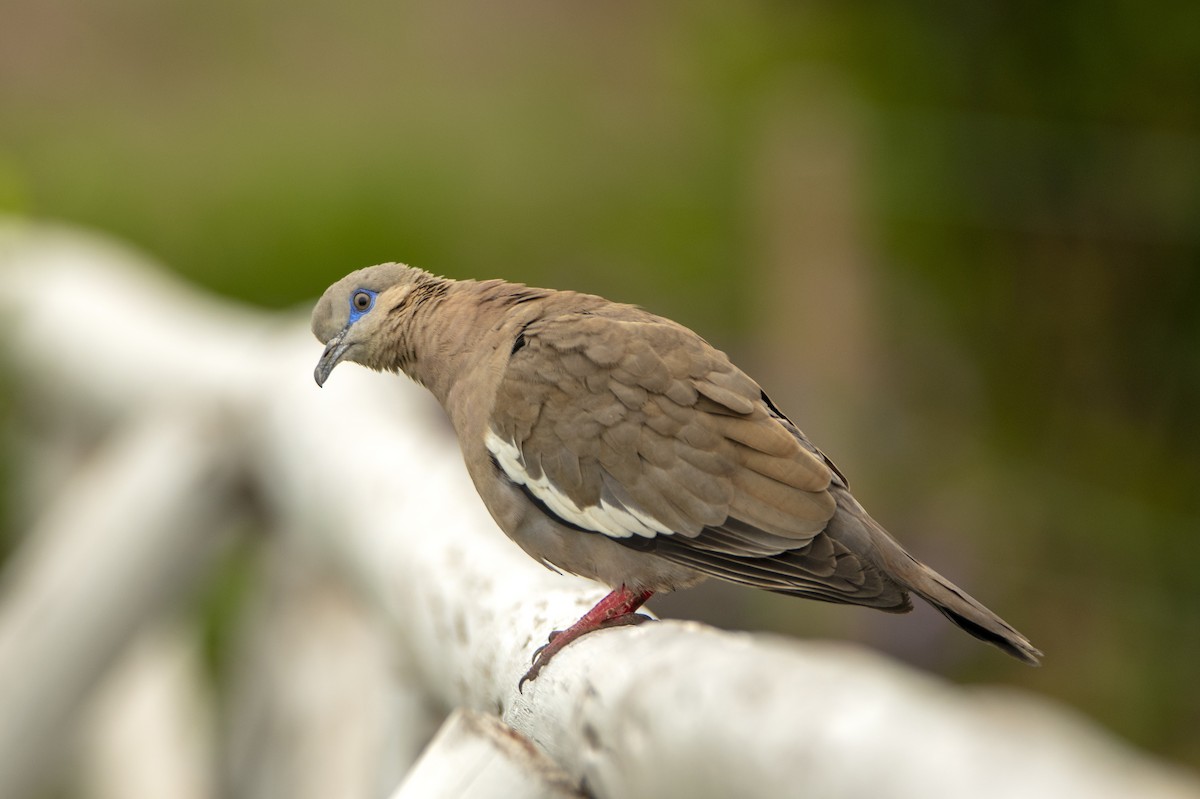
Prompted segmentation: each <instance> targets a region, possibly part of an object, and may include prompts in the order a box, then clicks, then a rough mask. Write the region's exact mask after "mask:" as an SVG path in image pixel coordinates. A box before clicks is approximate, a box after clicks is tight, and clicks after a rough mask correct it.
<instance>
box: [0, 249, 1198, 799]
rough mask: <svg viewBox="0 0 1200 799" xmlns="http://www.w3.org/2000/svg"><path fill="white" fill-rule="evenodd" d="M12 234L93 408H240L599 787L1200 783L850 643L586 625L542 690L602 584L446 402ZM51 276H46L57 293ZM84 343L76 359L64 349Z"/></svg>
mask: <svg viewBox="0 0 1200 799" xmlns="http://www.w3.org/2000/svg"><path fill="white" fill-rule="evenodd" d="M8 236H9V239H8V244H7V245H6V244H5V243H4V236H3V234H0V260H3V259H4V258H5V256H4V252H5V250H7V260H8V261H9V264H8V267H7V268H8V270H9V274H8V275H6V276H5V279H4V280H3V281H0V312H3V314H4V315H5V316H10V317H12V318H13V319H14V324H15V327H16V330H17V331H18V337H17V339H16V340H18V341H19V342H21V344H20V346H21V350H20V351H19V352H17V353H16V354H17V356H18V360H19V361H20V362H21V363H22V364H23V365H24V368H25V369H27V370H28V371H29V372H30V373H39V374H42V376H43V379H39V380H38V381H37V382H38V384H39V385H44V386H47V387H50V388H47V389H44V390H52V391H54V392H56V393H57V394H59V395H75V396H84V397H87V396H92V395H96V396H102V397H103V398H104V401H103V402H102V403H98V404H97V406H96V407H89V403H74V404H73V406H72V407H73V408H74V409H75V410H76V411H77V412H80V413H92V414H95V415H97V416H104V417H105V418H113V417H128V416H129V415H132V414H137V413H142V412H145V411H146V410H147V409H149V408H152V407H156V406H158V405H161V404H162V403H164V402H172V401H176V400H178V398H179V397H180V396H181V395H186V396H187V397H188V398H189V400H190V401H193V402H195V401H198V400H204V399H207V400H209V401H212V402H221V403H226V404H227V405H228V406H229V408H230V410H231V413H232V418H234V419H235V420H236V421H237V423H238V427H237V435H239V436H240V437H241V443H242V446H241V447H240V451H241V452H242V453H243V455H244V456H245V458H246V460H247V463H248V467H249V469H250V470H251V472H252V474H253V475H254V476H255V479H256V482H257V484H258V485H259V487H260V488H261V489H262V491H263V493H264V495H265V496H266V497H267V499H268V503H269V505H270V507H271V510H272V512H273V513H275V514H277V515H278V517H279V524H280V527H281V529H284V530H288V531H291V532H292V533H294V534H295V535H297V536H298V537H299V538H298V541H299V542H302V543H303V545H304V546H306V547H311V548H313V550H314V551H317V552H320V553H323V555H324V556H325V557H327V558H328V560H329V562H331V563H333V564H335V565H336V566H337V568H338V569H339V570H340V571H342V572H343V573H344V574H345V575H346V576H347V578H348V579H349V580H350V581H351V582H352V583H353V584H354V585H356V586H357V587H358V588H359V589H361V590H362V591H363V592H364V594H365V595H366V596H368V597H369V598H370V599H371V601H372V602H374V603H376V605H377V606H378V607H379V608H380V609H381V610H383V611H384V612H385V613H386V614H387V615H388V617H389V618H390V619H391V620H392V622H393V623H394V628H393V634H394V636H395V645H396V647H397V651H398V653H400V654H401V655H403V656H404V657H406V658H407V659H408V661H409V665H410V666H411V668H412V669H413V670H414V672H415V673H416V675H417V676H418V679H420V680H421V681H422V682H423V684H424V685H425V687H426V689H427V690H428V691H429V692H430V693H431V694H432V695H434V696H436V697H437V698H438V699H439V700H440V701H441V702H442V703H444V704H445V705H446V706H447V707H454V706H462V707H468V708H472V709H475V710H479V711H483V712H488V713H493V714H499V715H501V716H502V717H503V718H504V720H505V721H506V722H507V723H508V724H509V725H510V726H511V727H512V728H513V729H515V730H516V731H518V732H520V733H522V734H523V735H525V736H527V737H528V738H529V739H531V740H533V741H534V742H536V743H537V744H538V745H539V746H540V747H541V748H542V749H543V750H544V751H545V752H546V753H547V754H549V756H550V757H551V758H552V759H553V760H554V761H555V762H557V763H558V764H559V766H561V767H562V768H563V769H564V770H565V771H566V772H567V773H568V774H569V775H570V776H571V777H572V779H574V780H576V781H577V782H579V783H581V784H583V785H586V787H587V788H588V790H589V791H591V792H592V793H593V794H594V795H596V796H599V797H639V796H664V795H676V796H691V797H726V796H771V797H774V796H787V795H811V796H823V797H862V796H878V795H880V794H881V793H883V794H886V795H889V796H896V797H907V796H912V797H918V796H919V797H936V796H973V797H993V796H995V797H1000V796H1022V797H1023V796H1029V795H1048V796H1089V797H1118V796H1119V797H1126V796H1138V797H1168V796H1179V797H1183V796H1193V795H1195V794H1196V793H1197V790H1198V787H1197V783H1196V782H1195V781H1194V780H1192V779H1191V778H1190V777H1187V776H1185V775H1183V774H1181V773H1180V772H1178V771H1176V770H1174V769H1172V768H1170V767H1167V766H1165V765H1162V764H1160V763H1157V762H1156V761H1154V760H1152V759H1150V758H1148V757H1145V756H1143V755H1141V754H1139V753H1137V752H1135V751H1134V750H1132V749H1130V748H1128V747H1126V746H1124V745H1121V744H1119V743H1118V742H1116V741H1115V740H1114V739H1112V738H1111V737H1109V736H1108V735H1106V734H1104V733H1103V732H1101V731H1099V730H1098V728H1096V727H1094V726H1093V725H1091V724H1089V723H1087V722H1085V721H1082V720H1080V719H1078V718H1076V717H1074V716H1071V715H1069V714H1066V713H1064V712H1062V711H1060V710H1057V709H1055V708H1054V707H1053V706H1051V705H1049V704H1046V703H1043V702H1042V701H1040V700H1037V699H1036V698H1033V697H1030V696H1027V695H1023V694H1017V693H1000V692H994V691H969V690H964V689H961V688H957V687H954V686H951V685H948V684H946V683H944V682H941V681H939V680H936V679H933V678H930V677H927V676H922V675H919V674H917V673H915V672H913V671H911V670H909V669H906V668H902V667H900V666H898V665H895V664H892V663H890V662H888V661H886V660H885V659H883V658H881V657H878V656H874V655H870V654H867V653H865V652H861V651H858V650H856V649H854V648H852V647H850V646H845V645H830V644H824V643H811V642H810V643H801V642H797V641H788V640H782V639H778V638H771V637H766V636H754V635H738V634H727V633H721V632H717V631H715V630H711V629H708V628H705V627H703V626H700V625H695V624H679V623H671V622H665V623H662V624H655V625H642V626H641V627H637V628H629V629H618V630H611V631H605V632H601V633H597V634H595V635H591V636H588V637H586V638H584V639H582V640H581V641H579V642H577V643H575V644H572V645H571V646H570V647H568V648H567V649H566V650H564V651H563V652H562V653H561V654H560V655H559V656H557V657H556V658H555V660H554V662H553V663H552V664H551V665H550V666H549V667H548V668H547V669H546V670H545V671H544V672H543V673H542V675H541V676H540V677H539V678H538V679H537V681H535V682H534V683H532V684H531V685H529V686H527V688H526V693H525V695H520V694H518V693H517V691H516V683H517V679H518V677H519V676H520V674H521V673H522V672H523V671H524V669H525V668H526V666H527V665H528V662H529V657H530V654H531V652H532V650H533V649H534V647H536V646H537V645H538V644H539V643H540V642H541V641H542V640H544V638H545V635H546V633H547V632H548V631H549V630H551V629H555V628H561V627H563V626H565V625H566V624H568V623H569V622H571V621H573V620H574V619H575V618H576V617H578V615H579V614H580V613H581V612H582V611H583V610H585V609H586V608H587V607H589V606H590V605H591V604H592V603H593V602H595V601H596V600H597V599H598V598H599V597H600V596H601V595H602V594H603V589H601V588H599V587H597V586H595V585H594V584H591V583H588V582H586V581H583V580H579V579H575V578H568V577H563V576H557V575H554V574H551V573H550V572H548V571H546V570H544V569H542V568H541V567H540V566H537V565H536V564H534V563H533V562H532V561H531V560H529V559H528V558H526V557H525V556H524V555H523V554H522V553H520V552H519V551H518V550H517V549H516V547H515V546H514V545H513V544H511V543H510V542H509V541H508V540H507V539H505V538H504V536H503V534H502V533H500V532H499V531H498V530H497V529H496V528H495V525H494V524H493V523H492V522H491V520H490V519H489V518H488V517H487V514H486V512H485V511H484V510H483V508H482V506H481V504H480V502H479V500H478V498H477V497H476V496H475V494H474V491H473V489H472V488H471V487H470V485H469V482H468V480H467V478H466V475H465V471H464V469H463V467H462V465H461V463H460V460H459V455H458V452H457V447H456V446H455V445H454V443H453V440H452V437H451V436H450V433H449V431H448V429H447V428H446V426H445V423H444V422H443V421H442V417H441V414H440V411H438V410H437V409H436V407H434V405H433V402H432V400H431V399H430V398H429V397H427V396H426V395H425V394H424V393H423V392H422V391H421V390H420V389H417V388H416V387H414V386H411V385H410V384H408V383H407V382H406V381H404V380H402V379H398V378H391V377H384V376H379V375H373V374H368V373H366V372H364V371H362V370H356V369H355V368H354V367H349V366H343V367H341V368H340V369H338V371H337V373H336V374H335V375H334V377H333V378H332V379H331V381H330V382H329V384H328V386H327V387H326V388H325V389H324V390H319V389H317V388H316V386H315V385H314V384H313V382H312V376H311V374H312V368H313V366H314V364H315V362H316V359H317V357H318V355H319V353H320V347H319V346H318V345H317V344H316V342H315V341H313V340H312V338H311V336H310V335H309V334H308V332H307V329H306V327H307V325H306V323H305V322H304V321H302V320H299V319H297V320H295V321H294V322H290V323H288V324H287V325H286V326H283V325H277V324H276V325H273V324H272V323H271V322H269V321H264V320H263V319H262V318H260V317H254V316H250V315H246V314H239V313H235V312H231V311H230V310H229V309H228V308H227V307H226V306H223V305H220V304H218V303H216V302H213V301H204V302H201V301H200V300H197V299H194V298H193V297H192V296H191V295H189V294H187V293H186V292H184V291H182V290H180V289H178V288H175V287H171V286H165V285H163V281H162V280H161V279H159V278H155V279H146V278H143V277H139V276H138V275H137V274H136V273H134V272H130V271H128V270H118V269H117V268H116V267H115V266H114V265H112V264H109V265H107V266H104V267H100V266H95V267H93V266H89V265H86V262H87V260H88V256H87V254H86V253H87V250H86V248H84V249H82V250H79V249H78V248H79V247H80V246H82V245H62V246H59V245H53V246H50V245H47V244H45V243H44V240H43V239H41V238H39V236H38V235H35V234H31V237H30V238H28V239H26V240H21V239H20V238H19V237H18V236H16V235H15V234H13V233H11V232H10V233H9V234H8ZM56 248H57V249H56ZM38 253H51V255H45V256H39V255H38ZM72 253H74V254H72ZM64 260H66V261H68V262H71V263H73V264H74V265H73V266H71V267H70V269H67V268H60V266H59V264H60V263H61V262H62V261H64ZM110 260H114V259H110ZM116 260H119V259H116ZM30 264H34V266H31V265H30ZM31 270H36V271H31ZM331 277H333V276H331ZM47 285H51V286H53V287H54V289H53V290H52V291H47V290H45V287H46V286H47ZM31 286H41V287H42V290H39V291H37V292H36V296H37V299H38V301H37V302H36V303H33V302H29V295H28V294H26V293H24V292H25V291H28V290H29V288H30V287H31ZM14 287H16V288H14ZM21 287H24V288H21ZM147 306H149V307H153V308H155V309H156V310H155V312H154V313H153V314H146V313H144V312H143V311H144V309H145V308H146V307H147ZM81 320H83V321H81ZM85 325H90V326H91V327H88V326H85ZM96 325H100V326H101V327H100V328H97V327H95V326H96ZM101 328H102V329H101ZM181 331H186V332H185V333H181ZM185 339H186V342H187V343H186V344H185V343H184V340H185ZM193 348H195V349H196V350H197V351H198V354H197V355H196V356H195V357H193V356H192V354H191V353H192V349H193ZM80 351H82V352H83V353H84V354H82V355H80V354H78V353H79V352H80ZM68 352H73V353H76V354H75V355H73V356H72V361H71V365H70V366H66V365H64V364H60V363H57V362H54V363H50V364H47V363H46V361H47V360H49V361H54V360H55V359H56V358H58V357H59V356H60V355H62V354H63V353H68ZM81 361H86V362H87V363H82V362H81ZM164 375H165V376H166V377H165V378H164V377H163V376H164ZM164 381H165V382H169V383H170V385H169V386H164V385H162V383H163V382H164ZM231 381H234V382H235V383H236V385H230V382H231ZM1048 668H1053V665H1050V666H1048ZM3 715H4V707H3V706H2V705H0V718H3Z"/></svg>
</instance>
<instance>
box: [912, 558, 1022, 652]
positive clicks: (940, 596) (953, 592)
mask: <svg viewBox="0 0 1200 799" xmlns="http://www.w3.org/2000/svg"><path fill="white" fill-rule="evenodd" d="M901 551H902V552H903V550H901ZM903 554H904V557H905V558H906V559H907V560H908V563H907V564H905V566H902V567H900V568H895V569H893V571H892V578H893V579H894V580H896V582H898V583H900V584H901V585H903V586H904V587H905V588H907V589H908V590H910V591H912V592H913V593H914V594H916V595H917V596H919V597H921V598H922V599H924V600H925V601H926V602H928V603H929V604H931V605H933V606H934V607H935V608H937V609H938V611H939V612H940V613H941V614H942V615H943V616H945V617H946V618H947V619H949V620H950V621H952V622H954V623H955V624H957V625H958V626H959V627H961V628H962V629H964V630H966V631H967V632H968V633H970V634H971V635H973V636H975V637H976V638H978V639H979V640H981V641H987V642H988V643H989V644H992V645H994V646H998V647H1000V648H1001V649H1003V650H1004V651H1005V652H1007V653H1008V654H1010V655H1012V656H1013V657H1015V658H1016V659H1017V660H1020V661H1022V662H1025V663H1028V664H1029V665H1030V666H1040V665H1041V663H1040V661H1039V660H1038V658H1040V657H1041V656H1042V653H1041V651H1040V650H1038V649H1037V647H1035V646H1034V645H1033V644H1031V643H1029V639H1028V638H1026V637H1025V636H1023V635H1021V633H1019V632H1017V630H1016V629H1015V628H1013V627H1012V625H1010V624H1009V623H1008V622H1006V621H1005V620H1004V619H1002V618H1000V617H999V616H997V615H996V614H995V613H992V612H991V611H990V610H988V609H987V608H985V607H984V606H983V604H982V603H980V602H979V601H978V600H976V599H975V598H974V597H973V596H971V595H970V594H968V593H967V592H966V591H964V590H962V589H961V588H959V587H958V586H956V585H955V584H954V583H952V582H950V581H949V580H947V579H946V578H945V577H943V576H942V575H940V574H938V573H937V572H935V571H934V570H933V569H931V568H929V567H928V566H926V565H925V564H924V563H922V562H921V561H919V560H917V559H916V558H914V557H913V556H912V555H909V554H908V553H907V552H904V553H903Z"/></svg>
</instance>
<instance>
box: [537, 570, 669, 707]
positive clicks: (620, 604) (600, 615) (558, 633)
mask: <svg viewBox="0 0 1200 799" xmlns="http://www.w3.org/2000/svg"><path fill="white" fill-rule="evenodd" d="M652 594H653V592H652V591H636V592H635V591H630V590H629V589H628V588H626V587H625V586H621V587H620V588H618V589H617V590H615V591H613V592H612V593H611V594H609V595H608V596H606V597H604V599H601V600H600V601H599V602H598V603H596V606H595V607H594V608H592V609H591V610H589V611H588V612H587V613H585V614H584V615H583V618H581V619H580V620H579V621H577V622H575V623H574V624H572V625H571V626H570V627H568V628H567V629H565V630H555V631H554V632H552V633H550V636H549V637H548V638H547V639H546V643H544V644H542V645H541V646H540V647H538V648H537V650H535V651H534V653H533V665H532V666H530V667H529V671H527V672H525V676H524V677H522V678H521V680H520V682H518V683H517V690H518V691H521V690H523V689H524V687H525V683H527V682H530V681H531V680H535V679H537V676H538V674H539V673H540V672H541V670H542V669H543V668H544V667H545V666H546V664H547V663H549V662H550V659H551V658H552V657H554V656H555V655H556V654H558V653H559V652H560V651H561V650H562V649H563V648H564V647H566V646H567V644H569V643H571V642H572V641H574V640H575V639H576V638H579V637H580V636H582V635H586V634H587V633H591V632H595V631H596V630H604V629H607V628H609V627H624V626H627V625H631V624H641V623H642V622H644V621H649V620H650V617H649V616H644V615H642V614H641V613H635V612H634V611H636V610H637V609H638V608H640V607H641V606H642V604H643V603H644V602H645V601H646V600H647V599H649V598H650V597H651V595H652Z"/></svg>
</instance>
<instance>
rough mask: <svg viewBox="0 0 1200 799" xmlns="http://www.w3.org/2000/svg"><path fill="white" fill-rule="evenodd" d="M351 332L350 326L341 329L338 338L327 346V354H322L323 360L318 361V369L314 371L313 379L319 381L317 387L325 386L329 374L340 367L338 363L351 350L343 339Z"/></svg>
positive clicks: (334, 338) (330, 341)
mask: <svg viewBox="0 0 1200 799" xmlns="http://www.w3.org/2000/svg"><path fill="white" fill-rule="evenodd" d="M349 330H350V325H346V326H345V327H343V328H342V329H341V332H339V333H338V334H337V335H336V336H334V337H333V338H331V339H329V343H328V344H326V345H325V352H323V353H321V360H319V361H317V368H316V369H315V370H313V377H315V378H316V379H317V385H318V386H323V385H325V381H326V380H328V379H329V373H330V372H332V371H333V367H335V366H337V365H338V362H339V361H340V360H342V358H343V357H345V355H346V352H347V350H349V349H350V345H349V344H343V343H342V339H344V338H345V337H346V333H347V332H348V331H349Z"/></svg>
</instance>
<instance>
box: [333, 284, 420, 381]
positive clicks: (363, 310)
mask: <svg viewBox="0 0 1200 799" xmlns="http://www.w3.org/2000/svg"><path fill="white" fill-rule="evenodd" d="M439 282H441V281H440V279H439V278H436V277H434V276H433V275H430V274H429V273H428V272H425V271H423V270H421V269H417V268H415V267H411V266H405V265H404V264H380V265H378V266H370V267H367V268H366V269H359V270H358V271H357V272H351V273H350V274H348V275H346V276H345V277H344V278H342V279H341V280H339V281H338V282H336V283H334V284H333V285H332V286H330V287H329V288H327V289H326V290H325V293H324V294H323V295H322V296H321V299H320V300H319V301H318V302H317V307H316V308H314V309H313V316H312V331H313V335H315V336H316V337H317V339H318V340H320V342H321V343H322V344H324V345H325V352H324V353H322V354H321V360H320V361H319V362H318V363H317V368H316V370H315V371H314V372H313V376H314V377H316V379H317V385H318V386H323V385H324V384H325V381H326V380H328V379H329V374H330V373H331V372H332V371H333V367H335V366H337V365H338V364H339V363H341V362H342V361H344V360H348V361H353V362H355V363H359V364H362V365H363V366H367V367H370V368H371V369H389V368H395V366H394V365H393V363H392V360H393V357H392V355H390V354H389V352H388V343H389V342H388V338H389V336H388V335H387V333H388V332H390V331H387V330H384V329H383V326H384V322H385V320H386V319H387V318H388V317H389V315H391V314H392V313H393V312H394V311H396V310H397V309H400V308H402V307H403V306H404V305H405V304H406V302H407V301H408V300H409V299H410V295H412V293H413V290H414V289H416V288H418V287H419V286H423V285H428V284H435V283H439ZM393 321H394V320H393Z"/></svg>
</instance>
